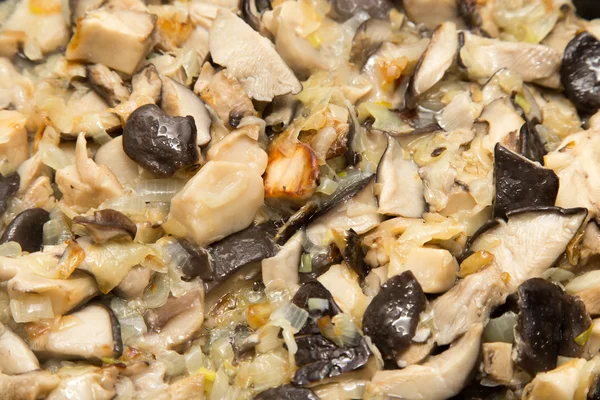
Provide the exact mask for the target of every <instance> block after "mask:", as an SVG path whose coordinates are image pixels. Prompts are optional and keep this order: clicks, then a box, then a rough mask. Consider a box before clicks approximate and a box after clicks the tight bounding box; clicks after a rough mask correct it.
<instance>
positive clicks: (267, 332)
mask: <svg viewBox="0 0 600 400" xmlns="http://www.w3.org/2000/svg"><path fill="white" fill-rule="evenodd" d="M279 331H281V328H280V327H278V326H274V325H265V326H263V327H262V328H260V329H259V331H258V340H259V343H258V344H257V345H256V347H255V349H256V351H257V352H258V353H267V352H269V351H271V350H274V349H276V348H278V347H281V339H279Z"/></svg>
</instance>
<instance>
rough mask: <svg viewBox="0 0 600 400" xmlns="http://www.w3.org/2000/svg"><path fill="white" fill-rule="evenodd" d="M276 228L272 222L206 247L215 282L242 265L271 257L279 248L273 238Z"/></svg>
mask: <svg viewBox="0 0 600 400" xmlns="http://www.w3.org/2000/svg"><path fill="white" fill-rule="evenodd" d="M276 230H277V228H276V227H275V223H274V222H272V221H269V222H265V223H264V224H260V225H251V226H250V227H248V228H246V229H244V230H242V231H239V232H236V233H234V234H233V235H229V236H227V237H226V238H224V239H222V240H220V241H218V242H216V243H213V244H211V245H210V246H209V247H208V251H209V253H210V257H211V259H212V267H213V272H214V277H215V280H216V281H219V282H221V281H224V280H225V279H227V278H228V277H229V276H230V275H231V274H233V273H234V272H235V271H237V270H239V269H240V268H241V267H243V266H244V265H247V264H250V263H252V262H256V261H260V260H263V259H265V258H269V257H273V256H274V255H275V254H277V253H278V252H279V246H278V245H277V244H276V243H275V242H274V240H273V236H274V234H275V232H276Z"/></svg>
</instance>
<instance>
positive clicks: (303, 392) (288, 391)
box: [254, 385, 320, 400]
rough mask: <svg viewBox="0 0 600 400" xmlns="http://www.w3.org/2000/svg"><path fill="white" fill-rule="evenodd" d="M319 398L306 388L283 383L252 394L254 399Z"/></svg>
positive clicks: (294, 399) (287, 399) (293, 399)
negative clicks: (254, 394)
mask: <svg viewBox="0 0 600 400" xmlns="http://www.w3.org/2000/svg"><path fill="white" fill-rule="evenodd" d="M272 399H279V400H320V399H319V397H318V396H317V395H316V394H315V393H314V392H313V391H312V390H310V389H308V388H298V387H295V386H292V385H283V386H279V387H276V388H271V389H267V390H265V391H264V392H260V393H259V394H257V395H256V396H254V400H272Z"/></svg>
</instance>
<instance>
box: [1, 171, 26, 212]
mask: <svg viewBox="0 0 600 400" xmlns="http://www.w3.org/2000/svg"><path fill="white" fill-rule="evenodd" d="M20 185H21V178H20V177H19V174H17V173H16V172H13V173H12V174H9V175H6V176H2V174H0V216H2V214H4V212H5V211H6V208H7V207H8V200H9V199H10V198H11V197H12V196H13V195H14V194H15V193H17V191H18V190H19V186H20Z"/></svg>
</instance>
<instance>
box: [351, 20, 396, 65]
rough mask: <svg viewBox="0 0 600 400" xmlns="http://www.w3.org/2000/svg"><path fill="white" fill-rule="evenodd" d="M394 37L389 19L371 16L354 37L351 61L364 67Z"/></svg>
mask: <svg viewBox="0 0 600 400" xmlns="http://www.w3.org/2000/svg"><path fill="white" fill-rule="evenodd" d="M391 39H392V26H391V24H390V22H389V21H388V20H385V19H378V18H369V19H368V20H366V21H365V22H363V23H362V24H360V26H359V27H358V29H357V30H356V33H355V34H354V38H353V39H352V49H351V50H350V62H351V63H353V64H356V66H358V67H360V68H362V67H363V65H365V63H366V62H367V60H368V59H369V57H371V56H372V55H373V54H374V53H375V52H376V51H377V50H378V49H379V46H381V45H382V44H383V43H384V42H389V41H390V40H391Z"/></svg>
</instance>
